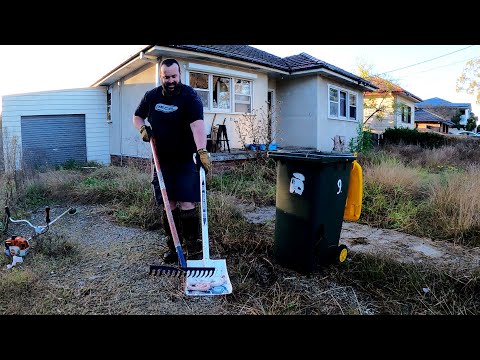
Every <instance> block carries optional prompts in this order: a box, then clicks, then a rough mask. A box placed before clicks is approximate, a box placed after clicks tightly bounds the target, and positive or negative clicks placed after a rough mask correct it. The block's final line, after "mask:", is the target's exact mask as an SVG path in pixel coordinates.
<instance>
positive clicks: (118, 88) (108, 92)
mask: <svg viewBox="0 0 480 360" xmlns="http://www.w3.org/2000/svg"><path fill="white" fill-rule="evenodd" d="M166 57H174V58H176V59H177V60H178V62H179V63H180V66H181V81H182V82H183V83H185V84H188V85H191V86H192V87H194V88H195V90H196V91H197V93H198V94H199V96H200V97H201V99H202V101H203V104H204V120H205V130H206V132H207V134H210V133H211V131H212V128H213V127H214V125H218V124H222V125H223V124H224V125H225V126H226V129H227V133H228V138H229V142H230V148H233V149H242V148H243V147H244V145H245V144H246V143H252V142H255V141H260V140H262V141H265V139H267V140H270V141H274V142H275V143H277V144H278V146H279V147H283V148H289V147H295V148H297V147H299V148H310V149H316V150H318V151H332V150H333V147H334V144H335V142H334V140H337V142H336V144H337V145H338V144H340V145H343V146H340V147H339V148H338V147H337V148H336V150H340V151H348V149H347V148H346V146H345V144H348V142H349V141H350V139H352V138H353V137H355V136H356V135H357V127H358V124H359V122H360V121H362V119H363V115H362V114H363V93H364V92H365V91H375V90H376V89H377V86H375V85H374V84H373V83H371V82H369V81H366V80H365V79H363V78H361V77H359V76H356V75H354V74H351V73H349V72H347V71H345V70H342V69H340V68H338V67H336V66H334V65H331V64H328V63H326V62H324V61H322V60H319V59H316V58H314V57H312V56H310V55H308V54H306V53H301V54H298V55H294V56H289V57H285V58H280V57H278V56H275V55H272V54H270V53H267V52H265V51H262V50H259V49H256V48H254V47H251V46H248V45H149V46H146V47H144V48H143V49H141V50H140V51H139V52H138V53H136V54H134V55H133V56H131V57H130V58H128V59H127V60H125V61H124V62H122V63H121V64H119V65H118V66H117V67H115V68H114V69H112V70H111V71H109V72H108V73H107V74H105V75H104V76H103V77H101V78H100V79H98V81H96V82H95V83H94V84H92V85H91V87H90V88H88V89H76V90H59V91H56V92H55V91H53V92H44V93H30V94H18V95H13V96H5V97H4V99H3V110H4V124H3V127H4V128H7V129H8V130H9V133H10V134H11V135H15V136H17V138H19V139H21V141H20V143H21V144H22V149H21V150H22V151H23V154H24V155H27V154H29V155H28V156H27V157H31V156H33V155H31V154H33V153H42V154H43V155H42V157H41V159H43V161H46V160H48V161H50V162H51V163H59V162H61V161H64V160H66V159H68V158H69V157H70V156H72V155H73V153H75V154H76V156H77V158H80V157H82V158H83V159H84V160H86V161H90V160H94V161H98V162H100V163H104V164H109V163H111V162H120V163H122V162H123V161H124V160H128V159H129V158H149V157H150V156H151V151H150V147H149V144H147V143H144V142H143V141H142V140H141V138H140V136H139V134H138V131H137V130H136V129H135V128H134V127H133V124H132V116H133V113H134V111H135V109H136V107H137V105H138V103H139V101H140V99H141V98H142V97H143V95H144V94H145V92H146V91H147V90H150V89H152V88H153V87H154V86H156V85H157V84H159V71H160V69H159V65H160V62H161V61H162V59H164V58H166ZM248 119H253V120H254V123H255V124H257V125H258V126H257V125H255V126H256V127H255V128H254V129H253V130H254V133H253V134H251V133H248V131H243V130H248V129H245V127H248V121H247V120H248ZM38 123H41V124H42V126H41V129H39V128H38V126H37V124H38ZM70 125H72V126H74V130H73V131H69V132H68V133H67V132H66V131H65V130H66V129H67V128H69V127H70ZM82 126H84V129H83V132H82V131H80V127H82ZM32 130H34V131H36V132H37V133H36V136H32V135H31V131H32ZM255 132H256V133H255ZM245 134H246V135H245ZM54 140H55V141H54ZM48 144H52V146H55V148H48V147H49V145H48ZM72 144H73V145H74V150H72V153H68V152H67V151H66V150H65V148H66V147H70V148H71V147H72ZM35 149H38V150H35ZM54 153H55V154H58V155H61V156H57V157H53V156H51V155H52V154H54ZM23 162H24V163H25V162H28V161H27V160H26V159H23ZM30 162H31V161H30ZM17 166H21V162H20V163H19V164H17Z"/></svg>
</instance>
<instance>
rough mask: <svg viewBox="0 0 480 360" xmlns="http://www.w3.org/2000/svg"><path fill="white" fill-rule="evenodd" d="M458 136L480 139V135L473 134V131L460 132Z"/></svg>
mask: <svg viewBox="0 0 480 360" xmlns="http://www.w3.org/2000/svg"><path fill="white" fill-rule="evenodd" d="M456 135H466V136H475V137H480V134H479V133H476V132H473V131H459V132H458V133H456Z"/></svg>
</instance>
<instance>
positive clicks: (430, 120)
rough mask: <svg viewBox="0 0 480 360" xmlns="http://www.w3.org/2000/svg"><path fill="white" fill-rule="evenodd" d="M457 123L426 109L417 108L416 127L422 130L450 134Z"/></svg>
mask: <svg viewBox="0 0 480 360" xmlns="http://www.w3.org/2000/svg"><path fill="white" fill-rule="evenodd" d="M454 125H455V124H454V123H453V122H451V121H450V120H447V119H444V118H442V117H440V116H438V115H436V114H434V113H431V112H430V111H427V110H425V109H416V110H415V128H416V129H417V130H418V131H422V132H429V131H431V132H438V133H442V134H448V133H449V129H450V127H452V126H454Z"/></svg>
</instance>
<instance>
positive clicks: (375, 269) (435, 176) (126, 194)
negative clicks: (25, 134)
mask: <svg viewBox="0 0 480 360" xmlns="http://www.w3.org/2000/svg"><path fill="white" fill-rule="evenodd" d="M474 154H475V152H474V149H473V148H472V145H471V144H470V145H467V144H464V143H461V144H460V145H458V146H457V147H444V148H441V149H436V150H435V151H434V150H425V149H421V148H419V147H414V146H402V147H397V148H395V147H391V148H387V149H383V150H377V151H372V152H369V154H368V155H362V154H360V155H359V158H358V159H359V162H360V164H361V165H362V168H363V171H364V188H363V193H364V198H363V206H362V215H361V217H360V222H361V223H364V224H368V225H372V226H376V227H381V228H391V229H396V230H399V231H403V232H407V233H410V234H413V235H418V236H428V237H431V238H433V239H442V240H449V241H452V242H456V243H461V244H463V245H470V246H478V245H479V244H480V240H479V238H480V218H479V215H478V214H480V212H479V210H480V195H478V194H479V192H478V189H479V188H480V180H478V179H480V177H479V175H480V165H479V164H478V163H477V161H476V157H474ZM457 160H458V161H457ZM17 175H18V174H17ZM2 176H5V175H3V174H2ZM11 179H13V178H11ZM0 180H1V179H0ZM7 183H9V184H10V186H11V184H13V183H15V184H17V187H16V188H15V194H16V202H10V201H13V200H14V198H13V197H12V195H11V188H6V185H4V184H7ZM0 184H2V188H1V189H0V190H1V192H0V196H1V200H2V201H3V202H4V203H5V202H6V201H7V200H8V201H9V202H8V204H9V205H10V206H11V207H15V208H16V209H15V210H16V211H17V212H21V211H26V210H27V209H31V208H36V207H39V206H44V205H49V204H51V203H52V202H57V203H63V204H65V205H72V204H75V203H77V204H102V205H104V206H105V208H106V209H108V212H109V214H111V215H112V216H113V217H114V219H115V220H116V221H117V222H118V223H119V224H122V225H128V226H135V227H141V228H143V229H149V230H151V229H158V228H160V218H159V209H158V208H157V207H156V204H155V202H154V199H153V196H152V195H153V193H152V190H151V185H150V169H142V168H133V167H132V168H123V167H114V166H108V167H96V168H92V169H88V170H85V169H65V168H62V169H59V170H57V171H52V172H45V173H41V174H32V175H31V176H28V177H27V176H25V177H24V178H23V179H18V178H17V179H16V180H15V181H13V180H11V181H10V182H8V181H5V182H3V181H2V182H0ZM207 186H208V190H209V191H208V215H209V237H210V241H211V255H212V257H216V258H226V259H228V263H229V274H230V277H231V279H232V281H233V282H235V292H234V294H232V296H231V297H230V298H229V300H228V304H227V306H228V308H229V309H230V311H231V312H232V313H238V314H330V313H332V314H364V313H368V311H366V309H365V308H364V307H362V306H360V304H359V303H358V301H353V300H352V299H357V295H360V294H362V296H363V297H364V298H370V299H371V302H370V304H369V307H370V308H371V309H373V310H372V311H374V312H377V313H380V314H478V313H480V311H479V310H480V299H479V295H478V294H480V291H479V290H480V289H479V280H478V279H479V273H478V272H475V271H474V272H472V273H468V274H467V273H463V274H458V273H455V272H454V271H453V270H451V269H443V268H442V269H439V268H431V267H428V266H426V265H422V266H420V265H412V264H405V263H401V262H397V261H394V260H391V259H387V258H385V257H383V256H381V254H378V255H375V256H371V255H362V254H354V255H353V256H352V257H351V259H350V261H348V262H346V263H344V264H342V266H341V267H329V268H328V269H327V270H326V271H325V272H324V273H322V274H316V275H313V276H311V277H304V276H300V275H299V274H297V273H295V272H293V271H289V270H287V269H283V268H282V267H281V266H279V265H278V264H277V263H276V262H275V256H274V226H273V224H271V223H266V224H253V223H250V222H248V221H247V220H246V219H245V218H244V217H243V216H242V214H241V211H240V208H239V206H238V204H239V203H249V204H254V205H256V206H264V205H274V204H275V186H276V171H275V162H274V161H272V160H268V159H264V158H261V159H256V160H255V161H249V162H245V163H242V164H241V165H239V166H238V167H236V168H234V169H231V170H228V171H226V172H223V173H221V174H218V175H215V174H214V175H213V176H212V175H209V178H208V181H207ZM9 192H10V193H9ZM5 194H9V195H8V196H6V195H5ZM34 250H35V251H34V252H32V254H31V255H29V256H30V259H32V260H31V261H29V264H28V266H23V265H22V269H23V271H18V270H16V269H14V270H15V271H13V272H10V273H8V274H9V275H6V273H4V274H1V275H0V296H1V297H2V300H0V313H23V311H24V310H22V308H21V306H23V305H25V304H27V303H28V301H31V299H35V296H36V294H37V295H38V294H39V292H45V291H49V289H48V288H45V287H46V286H47V285H46V284H45V283H44V282H41V281H40V280H39V279H38V277H37V275H36V270H37V269H40V268H41V269H43V270H46V271H48V269H49V268H52V267H54V266H55V267H61V266H71V265H74V264H75V262H76V261H78V251H77V249H76V247H75V245H74V244H70V243H68V241H66V239H65V238H64V237H61V236H58V237H56V238H47V237H45V238H44V240H43V242H38V243H37V244H36V246H35V249H34ZM6 263H7V262H6V261H5V259H4V260H3V262H2V264H1V265H2V266H4V265H6ZM24 265H25V264H24ZM34 269H35V270H34ZM313 284H314V285H316V287H313V286H312V285H313ZM319 286H323V287H324V289H325V290H324V291H321V292H315V291H313V290H312V289H314V288H318V287H319ZM72 291H73V290H71V289H63V290H61V291H60V290H59V289H56V290H55V291H53V293H55V295H52V297H51V298H50V297H43V298H42V300H41V301H42V302H43V303H44V305H43V307H42V306H37V307H36V309H35V311H36V313H55V310H54V309H55V304H57V303H58V302H57V301H56V300H55V298H58V297H60V298H62V299H63V300H62V302H63V306H64V308H63V309H64V310H62V311H65V309H66V308H68V306H69V305H68V299H70V298H71V297H72V296H73V295H72ZM60 293H61V294H60ZM59 294H60V295H59ZM16 298H21V299H22V300H21V301H15V299H16ZM26 299H30V300H28V301H27V300H26ZM49 299H50V300H49Z"/></svg>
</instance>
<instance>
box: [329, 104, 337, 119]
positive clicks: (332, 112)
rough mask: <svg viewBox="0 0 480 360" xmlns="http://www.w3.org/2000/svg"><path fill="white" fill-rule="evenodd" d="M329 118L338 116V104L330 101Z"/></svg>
mask: <svg viewBox="0 0 480 360" xmlns="http://www.w3.org/2000/svg"><path fill="white" fill-rule="evenodd" d="M330 116H335V117H337V116H338V103H336V102H332V101H330Z"/></svg>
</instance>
